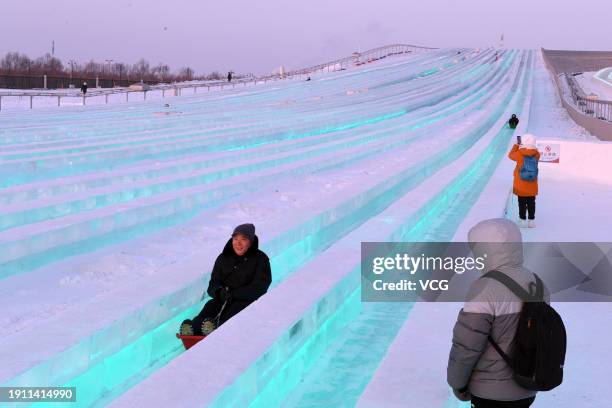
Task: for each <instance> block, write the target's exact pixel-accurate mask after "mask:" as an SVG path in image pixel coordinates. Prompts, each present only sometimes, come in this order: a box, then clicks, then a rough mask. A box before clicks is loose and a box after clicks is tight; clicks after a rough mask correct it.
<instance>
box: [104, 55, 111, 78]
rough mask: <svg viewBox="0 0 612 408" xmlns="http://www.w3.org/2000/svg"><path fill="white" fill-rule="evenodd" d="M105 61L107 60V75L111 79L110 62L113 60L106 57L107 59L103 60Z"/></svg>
mask: <svg viewBox="0 0 612 408" xmlns="http://www.w3.org/2000/svg"><path fill="white" fill-rule="evenodd" d="M105 61H106V62H108V76H109V78H110V79H111V80H112V76H113V75H112V73H111V63H112V62H113V60H112V59H107V60H105Z"/></svg>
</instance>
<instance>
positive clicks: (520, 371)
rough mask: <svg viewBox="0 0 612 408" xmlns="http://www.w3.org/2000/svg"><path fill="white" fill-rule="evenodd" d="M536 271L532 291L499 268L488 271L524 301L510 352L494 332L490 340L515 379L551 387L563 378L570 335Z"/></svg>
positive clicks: (525, 384)
mask: <svg viewBox="0 0 612 408" xmlns="http://www.w3.org/2000/svg"><path fill="white" fill-rule="evenodd" d="M534 275H535V278H536V283H535V284H534V283H531V284H530V287H529V289H530V290H529V292H531V293H529V292H527V291H526V290H525V289H523V287H521V285H519V284H518V283H516V282H515V281H514V280H513V279H511V278H510V277H508V276H507V275H505V274H503V273H501V272H499V271H491V272H488V273H487V274H485V275H484V277H486V278H491V279H495V280H496V281H498V282H501V283H502V284H503V285H504V286H506V287H507V288H508V289H510V290H511V291H512V292H513V293H514V294H515V295H516V296H518V297H519V299H521V300H522V301H523V308H522V310H521V314H520V316H519V322H518V327H517V330H516V334H515V336H514V341H513V343H512V345H513V346H512V349H511V352H510V355H508V354H506V353H504V351H503V350H502V349H501V347H499V345H498V344H497V343H496V342H495V341H494V340H493V338H491V336H489V342H490V343H491V345H492V346H493V347H494V348H495V350H497V352H498V353H499V354H500V355H501V356H502V358H503V359H504V361H505V362H506V363H507V364H508V365H509V366H510V368H511V369H512V371H513V372H514V376H513V378H514V380H515V381H516V382H517V383H518V384H519V385H520V386H521V387H523V388H526V389H528V390H534V391H549V390H552V389H553V388H555V387H557V386H558V385H559V384H561V382H562V381H563V365H564V363H565V350H566V345H567V337H566V333H565V326H564V325H563V320H561V316H559V314H558V313H557V312H556V311H555V309H553V308H552V307H551V306H550V305H549V304H548V303H546V302H544V284H543V283H542V280H541V279H540V277H539V276H538V275H536V274H534ZM534 287H535V288H534ZM534 292H535V294H534Z"/></svg>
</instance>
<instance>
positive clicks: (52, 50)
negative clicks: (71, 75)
mask: <svg viewBox="0 0 612 408" xmlns="http://www.w3.org/2000/svg"><path fill="white" fill-rule="evenodd" d="M51 56H52V57H53V56H55V40H52V41H51Z"/></svg>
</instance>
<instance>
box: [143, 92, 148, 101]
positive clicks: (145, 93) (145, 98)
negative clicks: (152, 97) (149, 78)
mask: <svg viewBox="0 0 612 408" xmlns="http://www.w3.org/2000/svg"><path fill="white" fill-rule="evenodd" d="M142 92H143V93H144V100H145V101H146V100H147V91H142Z"/></svg>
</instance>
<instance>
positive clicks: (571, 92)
mask: <svg viewBox="0 0 612 408" xmlns="http://www.w3.org/2000/svg"><path fill="white" fill-rule="evenodd" d="M559 79H560V80H562V81H565V82H566V84H567V87H562V88H565V89H562V90H563V91H564V94H565V96H567V97H569V99H570V100H571V101H572V102H573V104H574V106H575V107H576V108H577V109H578V110H580V111H581V112H582V113H584V114H585V115H588V116H592V117H594V118H596V119H600V120H606V121H608V122H612V101H606V100H600V99H597V98H596V97H595V98H594V97H591V96H588V95H586V94H585V93H584V91H583V90H582V88H581V87H580V85H579V84H578V82H577V81H576V79H575V78H574V77H573V76H571V75H568V74H565V73H563V74H559Z"/></svg>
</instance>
